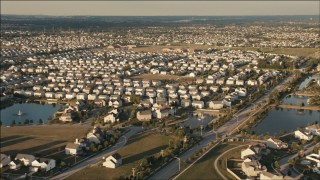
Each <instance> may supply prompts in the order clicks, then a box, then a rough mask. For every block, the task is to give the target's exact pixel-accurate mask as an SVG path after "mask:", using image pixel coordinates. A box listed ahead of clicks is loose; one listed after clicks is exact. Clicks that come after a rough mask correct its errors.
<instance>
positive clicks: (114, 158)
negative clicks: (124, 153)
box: [102, 153, 122, 168]
mask: <svg viewBox="0 0 320 180" xmlns="http://www.w3.org/2000/svg"><path fill="white" fill-rule="evenodd" d="M121 164H122V157H121V156H120V155H119V154H118V153H114V154H112V155H111V156H109V157H107V158H106V159H105V160H104V162H103V163H102V165H103V166H104V167H107V168H116V167H118V166H120V165H121Z"/></svg>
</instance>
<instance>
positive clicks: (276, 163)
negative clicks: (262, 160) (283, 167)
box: [274, 161, 280, 169]
mask: <svg viewBox="0 0 320 180" xmlns="http://www.w3.org/2000/svg"><path fill="white" fill-rule="evenodd" d="M274 166H275V167H276V168H277V169H280V164H279V162H278V161H275V162H274Z"/></svg>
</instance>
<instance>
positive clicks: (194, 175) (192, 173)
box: [177, 142, 245, 180]
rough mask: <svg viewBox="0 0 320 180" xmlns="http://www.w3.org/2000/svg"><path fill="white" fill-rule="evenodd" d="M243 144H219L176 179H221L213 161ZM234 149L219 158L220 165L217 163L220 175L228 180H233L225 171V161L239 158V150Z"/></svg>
mask: <svg viewBox="0 0 320 180" xmlns="http://www.w3.org/2000/svg"><path fill="white" fill-rule="evenodd" d="M243 144H245V143H243V142H232V143H224V144H220V145H218V146H217V147H215V148H213V149H212V150H211V151H210V152H209V153H208V154H206V155H205V156H204V157H203V158H202V159H200V160H199V161H198V162H196V163H195V164H194V165H193V166H192V167H191V168H190V169H188V170H187V171H186V172H184V173H183V174H182V175H180V176H179V177H178V178H177V179H179V180H185V179H222V177H220V176H219V175H218V172H217V170H216V169H215V168H214V161H215V159H216V158H217V157H218V156H219V155H220V154H222V153H223V152H225V151H227V150H229V149H231V148H233V147H236V146H239V145H243ZM242 148H243V147H242ZM242 148H241V147H240V148H239V149H235V150H234V151H231V152H229V153H227V154H225V156H223V157H222V158H221V160H222V161H221V163H220V162H218V168H219V169H220V171H221V173H222V174H224V175H225V176H226V177H228V178H230V179H234V178H233V177H232V176H231V175H229V173H228V172H227V170H226V168H225V167H226V159H227V158H231V157H232V158H240V150H241V149H242Z"/></svg>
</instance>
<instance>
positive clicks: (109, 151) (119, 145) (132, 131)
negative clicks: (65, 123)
mask: <svg viewBox="0 0 320 180" xmlns="http://www.w3.org/2000/svg"><path fill="white" fill-rule="evenodd" d="M129 128H130V131H129V132H127V133H126V134H124V135H122V136H121V137H120V138H119V140H118V142H117V143H116V144H115V145H114V146H112V147H111V148H109V149H106V150H104V151H101V152H100V153H99V154H97V155H96V156H93V157H91V158H88V159H86V160H85V161H82V162H81V163H79V164H77V165H75V166H73V167H71V168H69V169H68V170H66V171H64V172H63V173H61V174H58V175H57V176H54V177H52V178H50V179H52V180H60V179H65V178H67V177H69V176H71V175H72V174H74V173H76V172H78V171H80V170H82V169H84V168H86V167H88V166H90V165H92V164H95V163H96V162H98V161H99V160H101V159H102V157H104V156H110V155H112V154H113V153H115V152H116V151H118V150H119V149H120V148H122V147H123V146H124V145H125V144H126V143H127V139H129V138H130V137H131V136H133V135H134V134H136V133H138V132H139V131H141V130H142V128H141V127H136V126H131V127H129Z"/></svg>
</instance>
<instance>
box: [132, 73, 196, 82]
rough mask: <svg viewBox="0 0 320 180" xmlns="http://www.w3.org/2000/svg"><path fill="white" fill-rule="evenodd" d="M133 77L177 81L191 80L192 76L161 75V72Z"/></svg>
mask: <svg viewBox="0 0 320 180" xmlns="http://www.w3.org/2000/svg"><path fill="white" fill-rule="evenodd" d="M132 78H133V79H144V80H179V81H193V80H194V78H192V77H186V76H177V75H163V74H140V75H138V76H134V77H132Z"/></svg>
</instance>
